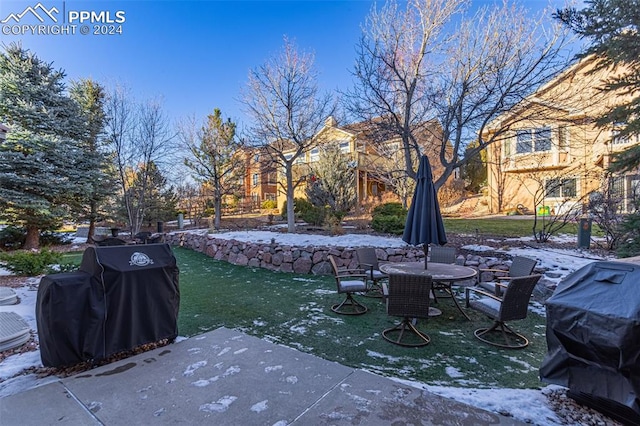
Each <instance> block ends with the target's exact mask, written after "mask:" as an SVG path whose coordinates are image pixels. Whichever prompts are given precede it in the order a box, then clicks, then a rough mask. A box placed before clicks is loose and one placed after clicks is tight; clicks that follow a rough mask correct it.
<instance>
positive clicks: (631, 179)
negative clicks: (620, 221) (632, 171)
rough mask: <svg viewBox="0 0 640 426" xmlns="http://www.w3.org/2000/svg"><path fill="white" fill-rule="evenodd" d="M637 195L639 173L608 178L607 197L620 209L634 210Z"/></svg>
mask: <svg viewBox="0 0 640 426" xmlns="http://www.w3.org/2000/svg"><path fill="white" fill-rule="evenodd" d="M639 196H640V175H629V176H616V177H612V178H611V179H610V180H609V197H610V198H611V201H612V202H614V203H616V204H617V205H618V207H619V208H620V209H621V210H622V211H626V212H632V211H634V210H635V208H636V207H635V206H636V200H637V199H638V197H639Z"/></svg>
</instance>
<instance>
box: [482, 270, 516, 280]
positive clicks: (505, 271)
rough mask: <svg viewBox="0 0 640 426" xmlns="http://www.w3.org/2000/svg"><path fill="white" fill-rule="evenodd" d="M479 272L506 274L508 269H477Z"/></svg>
mask: <svg viewBox="0 0 640 426" xmlns="http://www.w3.org/2000/svg"><path fill="white" fill-rule="evenodd" d="M478 270H479V271H480V272H504V273H505V274H508V273H509V271H507V270H505V269H478ZM500 278H502V277H500Z"/></svg>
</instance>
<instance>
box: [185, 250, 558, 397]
mask: <svg viewBox="0 0 640 426" xmlns="http://www.w3.org/2000/svg"><path fill="white" fill-rule="evenodd" d="M174 251H175V255H176V258H177V259H178V264H179V266H180V292H181V303H180V317H179V333H180V335H185V336H193V335H196V334H199V333H202V332H205V331H207V330H212V329H215V328H217V327H221V326H225V327H228V328H233V329H238V330H241V331H244V332H246V333H248V334H251V335H254V336H258V337H261V338H265V339H267V340H270V341H273V342H275V343H279V344H283V345H286V346H290V347H293V348H296V349H299V350H301V351H304V352H308V353H312V354H315V355H317V356H320V357H322V358H325V359H327V360H331V361H336V362H339V363H341V364H343V365H347V366H351V367H355V368H363V369H367V370H371V371H374V372H377V373H380V374H383V375H390V376H394V377H400V378H403V379H409V380H416V381H420V382H424V383H428V384H432V385H447V386H460V387H486V388H491V387H504V388H533V387H540V382H539V379H538V367H539V365H540V363H541V361H542V359H543V357H544V354H545V352H546V342H545V337H544V336H545V320H544V318H542V317H540V316H539V315H537V314H534V313H530V314H529V316H528V318H527V319H526V320H523V321H518V322H517V323H514V324H513V326H514V328H516V329H517V330H518V331H521V332H523V333H524V334H525V335H526V336H527V337H529V338H530V340H531V344H530V346H529V347H528V348H526V349H524V350H517V351H515V350H503V349H498V348H494V347H491V346H488V345H486V344H483V343H482V342H480V341H478V340H477V339H476V338H475V337H474V336H473V330H474V329H476V328H478V327H480V326H481V325H485V324H488V323H489V322H488V321H487V320H486V319H485V318H484V317H483V316H481V315H479V314H477V313H475V312H469V313H470V315H471V317H472V319H473V321H472V322H470V321H467V320H465V319H464V317H463V316H462V315H461V314H460V312H458V311H457V310H456V309H455V307H454V306H453V304H452V302H451V301H450V300H446V299H442V300H441V301H440V302H439V304H438V308H439V309H441V310H442V311H443V315H442V316H440V317H435V318H431V319H429V321H428V322H427V323H426V324H424V325H423V328H424V329H425V331H427V332H428V334H429V335H430V336H431V339H432V342H431V344H429V345H428V346H426V347H423V348H404V347H399V346H396V345H392V344H390V343H387V342H386V341H384V340H383V339H382V337H381V335H380V332H381V331H382V330H383V329H385V328H388V327H391V326H393V325H394V324H395V322H396V321H397V320H398V319H397V318H393V317H389V316H387V315H386V313H385V310H384V308H383V305H382V302H381V301H380V299H372V298H363V297H361V298H360V300H362V301H363V302H364V303H365V304H366V305H367V306H368V307H369V309H370V311H369V312H368V313H366V314H365V315H362V316H344V315H337V314H335V313H333V312H332V311H331V310H330V309H329V307H330V306H331V305H332V304H334V303H336V302H338V301H340V300H341V296H339V295H338V294H337V293H336V291H335V281H334V280H333V278H332V277H328V276H313V275H295V274H287V273H275V272H270V271H267V270H264V269H258V268H247V267H239V266H234V265H231V264H228V263H226V262H220V261H216V260H213V259H211V258H209V257H207V256H205V255H203V254H201V253H197V252H194V251H190V250H186V249H181V248H176V249H175V250H174Z"/></svg>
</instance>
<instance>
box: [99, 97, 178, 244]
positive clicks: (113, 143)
mask: <svg viewBox="0 0 640 426" xmlns="http://www.w3.org/2000/svg"><path fill="white" fill-rule="evenodd" d="M105 111H106V115H107V121H106V126H105V133H106V138H107V141H108V143H109V145H110V147H111V149H112V151H113V161H114V165H115V169H116V171H117V174H118V181H119V185H120V195H121V196H122V208H123V209H124V210H125V212H126V213H125V216H126V218H127V220H128V223H129V231H130V232H131V235H132V236H133V235H134V234H136V233H138V232H139V231H140V227H141V226H142V224H143V221H144V216H145V212H146V209H147V207H148V206H147V204H146V200H145V197H146V194H148V192H149V191H148V186H149V185H150V180H151V173H152V168H151V167H148V165H149V164H151V163H154V164H155V166H158V167H159V168H162V166H163V165H166V164H167V163H170V158H171V149H170V148H171V142H172V140H173V137H174V134H173V133H172V131H171V129H170V127H169V120H168V119H167V117H166V116H165V115H164V113H163V111H162V107H161V105H160V103H159V102H158V101H148V102H146V103H143V104H137V103H135V102H134V100H133V99H132V98H131V95H130V94H129V92H128V90H127V89H126V88H124V87H121V86H118V87H115V88H114V89H113V90H112V91H111V93H110V94H109V96H108V97H107V101H106V103H105ZM134 177H135V179H136V187H135V190H134V187H133V181H134Z"/></svg>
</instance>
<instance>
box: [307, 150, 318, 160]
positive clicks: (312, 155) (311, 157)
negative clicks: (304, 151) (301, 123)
mask: <svg viewBox="0 0 640 426" xmlns="http://www.w3.org/2000/svg"><path fill="white" fill-rule="evenodd" d="M319 159H320V149H319V148H313V149H312V150H311V153H310V155H309V161H318V160H319Z"/></svg>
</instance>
